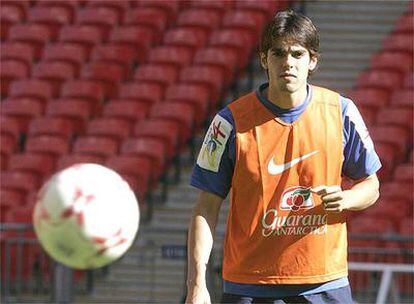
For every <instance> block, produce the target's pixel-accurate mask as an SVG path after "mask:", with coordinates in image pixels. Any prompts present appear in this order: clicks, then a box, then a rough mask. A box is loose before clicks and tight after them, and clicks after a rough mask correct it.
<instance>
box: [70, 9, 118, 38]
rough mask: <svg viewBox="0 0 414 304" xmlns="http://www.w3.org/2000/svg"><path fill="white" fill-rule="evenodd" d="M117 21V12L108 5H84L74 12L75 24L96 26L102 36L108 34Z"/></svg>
mask: <svg viewBox="0 0 414 304" xmlns="http://www.w3.org/2000/svg"><path fill="white" fill-rule="evenodd" d="M119 22H120V15H119V12H118V11H117V10H116V9H113V8H110V7H86V8H83V9H80V10H78V11H77V14H76V23H77V24H83V25H94V26H97V27H98V28H99V29H100V31H101V32H102V34H103V35H104V36H108V34H109V31H110V30H111V29H112V28H113V27H115V26H116V25H118V24H119Z"/></svg>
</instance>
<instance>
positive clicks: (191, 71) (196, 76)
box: [179, 65, 224, 109]
mask: <svg viewBox="0 0 414 304" xmlns="http://www.w3.org/2000/svg"><path fill="white" fill-rule="evenodd" d="M179 80H180V82H182V83H198V84H203V85H205V86H207V87H208V88H209V90H210V92H211V93H210V100H211V102H212V104H213V105H214V109H215V106H216V105H217V104H218V103H219V102H220V98H221V94H222V89H223V85H224V72H223V71H222V69H221V68H219V67H210V66H203V65H193V66H190V67H186V68H184V69H182V70H181V72H180V78H179Z"/></svg>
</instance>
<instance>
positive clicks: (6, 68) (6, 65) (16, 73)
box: [0, 59, 29, 96]
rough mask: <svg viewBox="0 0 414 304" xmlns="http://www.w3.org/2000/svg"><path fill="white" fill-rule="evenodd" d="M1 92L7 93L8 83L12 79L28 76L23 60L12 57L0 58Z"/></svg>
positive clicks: (27, 68)
mask: <svg viewBox="0 0 414 304" xmlns="http://www.w3.org/2000/svg"><path fill="white" fill-rule="evenodd" d="M0 64H1V70H0V79H1V94H2V95H4V96H7V95H8V92H9V87H10V83H11V82H13V81H14V80H18V79H24V78H27V77H28V76H29V67H28V66H27V64H25V63H24V62H21V61H19V60H14V59H8V60H1V62H0Z"/></svg>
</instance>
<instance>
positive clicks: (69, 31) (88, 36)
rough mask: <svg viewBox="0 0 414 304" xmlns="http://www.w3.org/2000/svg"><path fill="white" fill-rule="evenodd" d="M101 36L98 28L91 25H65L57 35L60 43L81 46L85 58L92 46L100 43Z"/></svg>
mask: <svg viewBox="0 0 414 304" xmlns="http://www.w3.org/2000/svg"><path fill="white" fill-rule="evenodd" d="M102 40H103V34H102V32H101V31H100V30H99V27H97V26H93V25H78V24H76V25H67V26H64V27H63V28H62V29H61V30H60V33H59V41H60V42H68V43H76V44H79V45H81V46H82V47H83V48H84V49H85V51H86V52H87V56H89V53H90V51H91V49H92V47H93V46H95V45H96V44H98V43H101V42H102Z"/></svg>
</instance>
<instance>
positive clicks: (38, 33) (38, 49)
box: [9, 23, 53, 58]
mask: <svg viewBox="0 0 414 304" xmlns="http://www.w3.org/2000/svg"><path fill="white" fill-rule="evenodd" d="M52 38H53V36H52V33H51V32H50V30H49V28H48V27H47V26H46V25H42V24H33V23H32V24H16V25H13V26H12V27H11V28H10V30H9V40H10V41H21V42H27V43H30V44H31V45H32V46H33V47H34V50H35V56H36V57H38V58H40V56H41V54H42V47H43V44H45V43H47V42H49V41H50V40H51V39H52Z"/></svg>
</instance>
